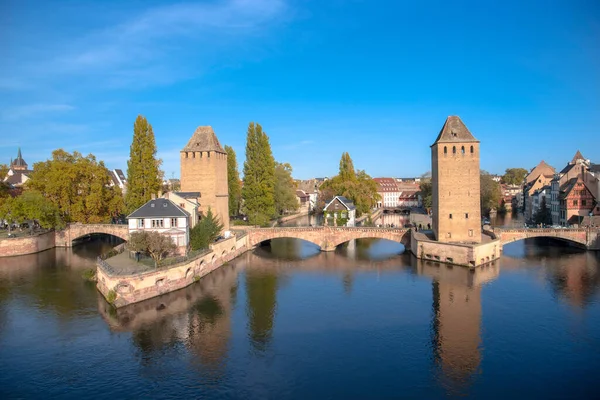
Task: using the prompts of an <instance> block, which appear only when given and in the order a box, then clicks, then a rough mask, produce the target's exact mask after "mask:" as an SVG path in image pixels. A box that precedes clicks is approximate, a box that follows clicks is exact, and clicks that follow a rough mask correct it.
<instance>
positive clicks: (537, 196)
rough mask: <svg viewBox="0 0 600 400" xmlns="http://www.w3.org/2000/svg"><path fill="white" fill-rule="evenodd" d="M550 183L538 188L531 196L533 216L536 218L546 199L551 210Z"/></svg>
mask: <svg viewBox="0 0 600 400" xmlns="http://www.w3.org/2000/svg"><path fill="white" fill-rule="evenodd" d="M550 190H551V188H550V185H545V186H543V187H541V188H539V189H536V190H535V191H534V192H533V193H532V194H531V196H530V198H531V218H532V219H534V218H535V216H536V215H537V214H538V213H539V212H540V209H541V207H542V205H543V204H544V201H545V203H546V209H548V211H551V204H550Z"/></svg>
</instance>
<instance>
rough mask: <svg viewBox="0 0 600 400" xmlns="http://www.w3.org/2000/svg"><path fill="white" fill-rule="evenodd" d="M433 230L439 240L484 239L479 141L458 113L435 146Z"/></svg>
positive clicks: (462, 240)
mask: <svg viewBox="0 0 600 400" xmlns="http://www.w3.org/2000/svg"><path fill="white" fill-rule="evenodd" d="M431 164H432V168H431V174H432V175H431V178H432V212H433V216H432V219H433V232H434V234H435V238H436V239H437V241H439V242H446V243H480V242H481V200H480V180H479V179H480V177H479V173H480V171H479V140H477V139H475V137H474V136H473V135H472V134H471V132H469V129H467V127H466V126H465V124H464V123H463V122H462V121H461V120H460V118H459V117H458V116H450V117H448V118H447V119H446V122H445V123H444V126H443V127H442V130H441V131H440V133H439V135H438V137H437V139H436V140H435V142H434V143H433V144H432V145H431Z"/></svg>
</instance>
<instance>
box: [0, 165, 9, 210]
mask: <svg viewBox="0 0 600 400" xmlns="http://www.w3.org/2000/svg"><path fill="white" fill-rule="evenodd" d="M7 175H8V166H7V165H6V164H0V202H2V199H3V198H6V197H8V184H6V183H5V182H4V179H5V178H6V176H7Z"/></svg>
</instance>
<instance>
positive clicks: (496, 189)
mask: <svg viewBox="0 0 600 400" xmlns="http://www.w3.org/2000/svg"><path fill="white" fill-rule="evenodd" d="M480 194H481V215H488V214H489V212H490V210H491V209H492V208H498V206H499V205H500V198H501V197H502V193H501V190H500V184H499V183H498V182H496V181H494V179H492V176H491V175H490V174H489V173H488V172H486V171H481V175H480Z"/></svg>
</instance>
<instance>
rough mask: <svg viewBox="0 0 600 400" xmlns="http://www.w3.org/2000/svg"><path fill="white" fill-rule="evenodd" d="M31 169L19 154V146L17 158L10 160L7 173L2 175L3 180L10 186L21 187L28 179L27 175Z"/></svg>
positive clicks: (28, 175)
mask: <svg viewBox="0 0 600 400" xmlns="http://www.w3.org/2000/svg"><path fill="white" fill-rule="evenodd" d="M32 172H33V171H32V170H30V169H28V165H27V163H26V162H25V160H24V159H23V157H22V155H21V148H20V147H19V151H18V154H17V158H15V159H14V160H12V159H11V160H10V165H9V169H8V173H7V174H6V176H5V177H3V178H2V179H3V181H4V182H5V183H7V184H8V185H9V186H10V187H13V188H21V187H23V185H24V184H25V182H27V181H28V180H29V177H30V175H31V173H32Z"/></svg>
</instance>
